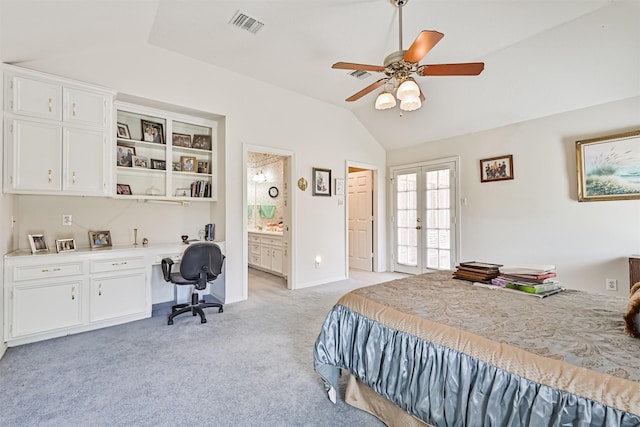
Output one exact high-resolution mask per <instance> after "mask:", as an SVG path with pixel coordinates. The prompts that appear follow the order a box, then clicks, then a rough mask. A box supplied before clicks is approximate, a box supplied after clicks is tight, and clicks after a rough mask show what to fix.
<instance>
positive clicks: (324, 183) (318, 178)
mask: <svg viewBox="0 0 640 427" xmlns="http://www.w3.org/2000/svg"><path fill="white" fill-rule="evenodd" d="M313 195H314V196H329V197H331V169H319V168H313Z"/></svg>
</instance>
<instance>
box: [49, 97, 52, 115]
mask: <svg viewBox="0 0 640 427" xmlns="http://www.w3.org/2000/svg"><path fill="white" fill-rule="evenodd" d="M52 111H53V99H51V98H49V112H52Z"/></svg>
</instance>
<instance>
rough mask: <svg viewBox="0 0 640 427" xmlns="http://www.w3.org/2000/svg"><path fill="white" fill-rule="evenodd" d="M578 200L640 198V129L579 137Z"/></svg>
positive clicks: (577, 148)
mask: <svg viewBox="0 0 640 427" xmlns="http://www.w3.org/2000/svg"><path fill="white" fill-rule="evenodd" d="M576 166H577V171H578V201H579V202H590V201H602V200H631V199H640V131H633V132H626V133H620V134H616V135H610V136H604V137H601V138H593V139H585V140H582V141H576Z"/></svg>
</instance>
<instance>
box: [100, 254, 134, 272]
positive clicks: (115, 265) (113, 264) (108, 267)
mask: <svg viewBox="0 0 640 427" xmlns="http://www.w3.org/2000/svg"><path fill="white" fill-rule="evenodd" d="M144 267H146V263H145V260H144V257H143V256H139V257H131V258H111V259H99V260H91V272H92V273H102V272H105V271H120V270H130V269H132V268H144Z"/></svg>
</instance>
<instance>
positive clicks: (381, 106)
mask: <svg viewBox="0 0 640 427" xmlns="http://www.w3.org/2000/svg"><path fill="white" fill-rule="evenodd" d="M395 106H396V98H395V97H394V96H393V94H392V93H391V92H387V91H386V90H385V91H382V92H380V95H378V97H377V98H376V105H375V107H376V110H388V109H389V108H393V107H395Z"/></svg>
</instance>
